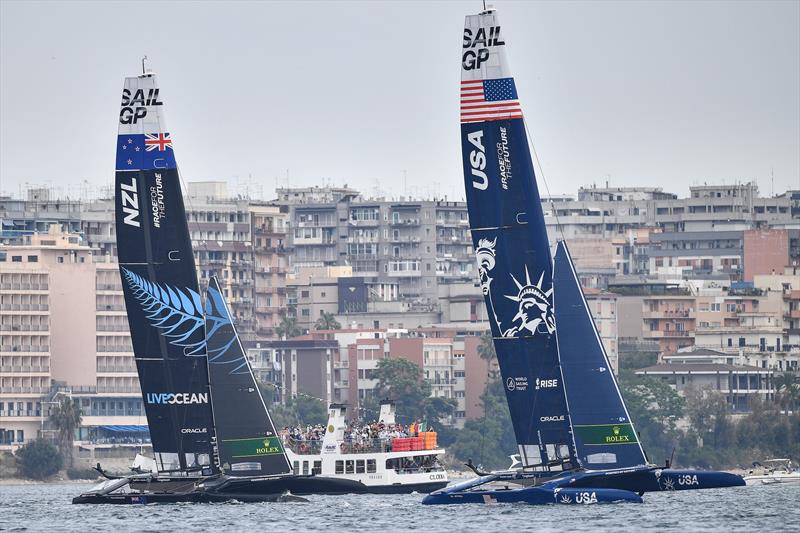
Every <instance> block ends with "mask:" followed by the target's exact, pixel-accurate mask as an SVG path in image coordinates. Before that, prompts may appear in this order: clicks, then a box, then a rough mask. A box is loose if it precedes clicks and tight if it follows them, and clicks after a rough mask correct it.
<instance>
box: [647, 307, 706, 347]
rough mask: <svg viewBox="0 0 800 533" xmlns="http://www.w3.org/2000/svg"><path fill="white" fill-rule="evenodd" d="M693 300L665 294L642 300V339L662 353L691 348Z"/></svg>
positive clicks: (692, 342)
mask: <svg viewBox="0 0 800 533" xmlns="http://www.w3.org/2000/svg"><path fill="white" fill-rule="evenodd" d="M696 305H697V304H696V299H695V297H694V296H690V295H680V294H664V295H658V296H646V297H645V298H643V300H642V306H643V307H642V319H643V321H644V331H643V335H642V336H643V338H644V339H645V340H655V341H658V343H659V349H660V350H661V351H662V352H676V351H678V350H679V349H681V348H685V347H687V346H692V345H693V344H694V330H695V327H696V316H695V312H696Z"/></svg>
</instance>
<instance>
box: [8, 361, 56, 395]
mask: <svg viewBox="0 0 800 533" xmlns="http://www.w3.org/2000/svg"><path fill="white" fill-rule="evenodd" d="M49 373H50V365H2V366H0V374H49ZM3 390H5V389H3Z"/></svg>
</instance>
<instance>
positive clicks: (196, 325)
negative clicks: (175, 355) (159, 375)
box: [120, 267, 206, 357]
mask: <svg viewBox="0 0 800 533" xmlns="http://www.w3.org/2000/svg"><path fill="white" fill-rule="evenodd" d="M120 270H121V271H122V277H123V279H124V280H125V282H126V283H127V284H128V287H129V289H130V291H131V294H132V295H133V298H134V299H135V300H136V301H137V302H138V303H139V305H140V306H141V308H142V311H143V312H144V315H145V318H147V320H148V322H150V325H151V326H152V327H154V328H156V329H157V330H159V332H160V333H161V335H162V336H163V337H164V338H165V339H166V340H167V342H169V343H170V344H172V345H173V346H180V347H181V348H183V353H184V355H187V356H192V357H205V355H206V338H205V332H204V329H203V325H204V317H203V306H202V303H201V302H200V295H199V294H198V293H197V292H195V291H193V290H192V289H189V288H184V289H180V288H178V287H175V286H171V285H168V284H166V283H155V282H152V281H149V280H147V279H145V278H144V277H142V276H140V275H138V274H136V273H134V272H131V271H130V270H128V269H127V268H125V267H121V268H120Z"/></svg>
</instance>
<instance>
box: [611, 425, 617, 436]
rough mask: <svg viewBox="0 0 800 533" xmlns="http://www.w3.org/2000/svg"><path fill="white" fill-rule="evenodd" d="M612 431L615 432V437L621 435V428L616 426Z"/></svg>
mask: <svg viewBox="0 0 800 533" xmlns="http://www.w3.org/2000/svg"><path fill="white" fill-rule="evenodd" d="M611 431H613V432H614V435H615V436H616V435H619V426H614V427H613V428H612V429H611Z"/></svg>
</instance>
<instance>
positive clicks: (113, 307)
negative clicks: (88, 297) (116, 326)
mask: <svg viewBox="0 0 800 533" xmlns="http://www.w3.org/2000/svg"><path fill="white" fill-rule="evenodd" d="M125 310H126V309H125V304H97V311H100V312H102V311H125Z"/></svg>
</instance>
